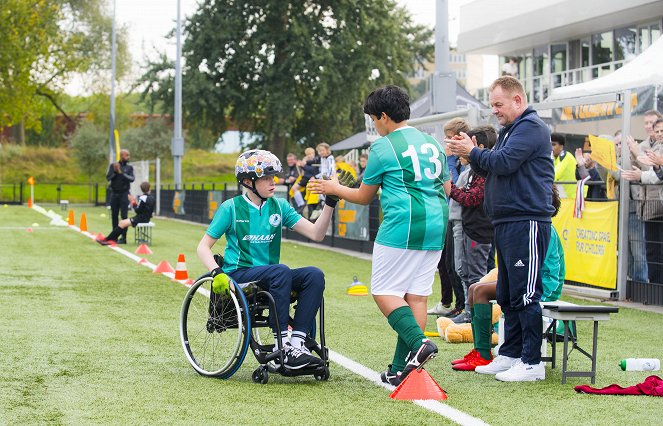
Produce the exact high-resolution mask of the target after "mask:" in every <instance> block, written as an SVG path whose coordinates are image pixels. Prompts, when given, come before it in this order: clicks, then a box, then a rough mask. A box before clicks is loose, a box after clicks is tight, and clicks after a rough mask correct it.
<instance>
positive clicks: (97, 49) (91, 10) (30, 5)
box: [0, 0, 129, 131]
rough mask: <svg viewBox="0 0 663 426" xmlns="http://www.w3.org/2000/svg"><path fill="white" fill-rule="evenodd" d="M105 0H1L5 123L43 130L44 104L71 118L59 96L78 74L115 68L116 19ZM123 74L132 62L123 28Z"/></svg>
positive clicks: (1, 122)
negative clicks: (112, 60)
mask: <svg viewBox="0 0 663 426" xmlns="http://www.w3.org/2000/svg"><path fill="white" fill-rule="evenodd" d="M104 5H105V1H104V0H49V1H46V0H37V1H25V0H0V38H1V39H2V46H3V48H2V49H0V127H4V126H13V125H17V124H21V126H22V128H23V127H24V128H27V129H30V128H34V129H36V130H37V131H39V130H40V120H39V119H40V117H41V111H43V105H44V104H51V105H53V106H54V107H55V108H56V109H57V110H58V111H59V112H60V113H61V114H62V115H63V116H64V117H65V118H66V119H67V120H71V118H70V117H69V116H68V114H67V112H66V111H65V110H64V109H62V107H61V105H60V102H59V99H58V98H59V96H60V95H61V94H62V92H63V90H64V86H65V85H66V84H67V82H69V80H70V78H72V76H74V75H76V76H78V75H80V74H82V73H100V72H102V71H106V70H108V69H109V68H110V56H111V48H110V45H111V37H110V33H111V24H112V20H111V18H110V17H109V16H108V15H107V14H106V13H105V10H104ZM118 40H119V42H118V58H119V60H118V64H119V65H118V70H119V72H118V75H122V73H123V72H124V70H125V69H126V66H127V65H128V58H129V56H128V51H127V48H126V33H125V32H124V31H123V30H120V31H119V37H118Z"/></svg>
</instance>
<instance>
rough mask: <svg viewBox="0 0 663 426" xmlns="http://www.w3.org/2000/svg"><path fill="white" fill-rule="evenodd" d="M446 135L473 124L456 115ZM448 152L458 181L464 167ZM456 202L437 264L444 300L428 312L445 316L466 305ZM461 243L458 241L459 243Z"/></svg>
mask: <svg viewBox="0 0 663 426" xmlns="http://www.w3.org/2000/svg"><path fill="white" fill-rule="evenodd" d="M443 130H444V136H445V138H447V139H450V138H452V137H453V136H455V135H459V134H460V132H469V131H470V124H469V123H468V122H467V121H465V120H463V119H462V118H459V117H456V118H452V119H451V120H449V121H447V123H446V124H445V125H444V129H443ZM445 154H446V155H447V164H448V167H449V175H450V176H451V182H452V183H456V182H457V180H458V177H459V175H460V173H461V171H462V170H463V169H464V167H463V166H461V164H460V163H459V161H458V157H456V156H455V155H453V154H452V153H451V152H450V151H449V150H447V149H445ZM454 203H455V201H453V200H452V199H449V222H448V223H447V235H446V237H445V241H444V248H443V249H442V256H441V257H440V262H439V263H438V265H437V271H438V273H439V275H440V287H441V294H442V295H441V299H440V301H439V302H438V303H437V304H436V305H435V306H433V307H432V308H431V309H429V310H428V315H442V316H446V317H451V316H456V315H458V314H460V313H461V312H462V311H463V306H464V305H465V300H464V294H463V284H462V283H461V280H460V275H459V273H458V268H459V267H460V261H458V264H457V263H456V259H460V256H462V255H463V251H462V246H461V245H460V244H461V242H462V238H463V229H462V223H461V222H460V220H461V218H460V209H456V208H455V207H454ZM452 217H453V218H456V217H457V218H458V219H457V222H455V223H452V222H451V220H452ZM449 230H451V232H449ZM456 242H458V244H456ZM454 296H455V299H456V301H455V304H454V307H453V309H452V308H451V302H452V301H453V298H454Z"/></svg>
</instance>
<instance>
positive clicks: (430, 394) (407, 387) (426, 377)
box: [389, 368, 447, 401]
mask: <svg viewBox="0 0 663 426" xmlns="http://www.w3.org/2000/svg"><path fill="white" fill-rule="evenodd" d="M389 397H390V398H391V399H405V400H414V399H434V400H438V401H443V400H445V399H447V394H446V393H445V392H444V390H443V389H442V388H441V387H440V385H438V384H437V382H436V381H435V379H433V377H431V375H430V374H428V371H426V370H424V369H423V368H422V369H421V370H414V371H413V372H411V373H410V374H408V375H407V377H406V378H405V380H403V382H402V383H401V384H400V385H398V387H397V388H396V390H394V391H393V392H392V393H391V395H389Z"/></svg>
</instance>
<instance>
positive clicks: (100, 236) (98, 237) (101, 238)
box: [97, 232, 106, 240]
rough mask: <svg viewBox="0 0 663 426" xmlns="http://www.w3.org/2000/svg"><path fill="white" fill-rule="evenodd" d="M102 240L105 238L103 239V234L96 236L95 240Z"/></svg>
mask: <svg viewBox="0 0 663 426" xmlns="http://www.w3.org/2000/svg"><path fill="white" fill-rule="evenodd" d="M104 238H106V237H104V234H102V233H101V232H100V233H98V234H97V240H103V239H104Z"/></svg>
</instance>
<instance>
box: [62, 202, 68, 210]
mask: <svg viewBox="0 0 663 426" xmlns="http://www.w3.org/2000/svg"><path fill="white" fill-rule="evenodd" d="M60 210H69V200H60Z"/></svg>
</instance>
